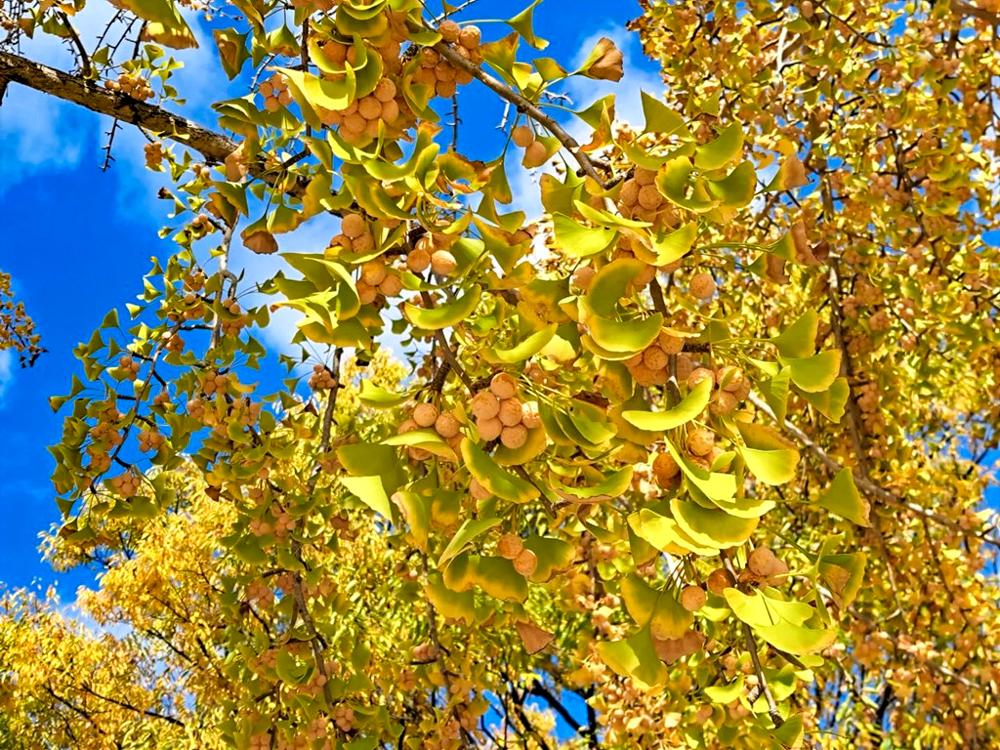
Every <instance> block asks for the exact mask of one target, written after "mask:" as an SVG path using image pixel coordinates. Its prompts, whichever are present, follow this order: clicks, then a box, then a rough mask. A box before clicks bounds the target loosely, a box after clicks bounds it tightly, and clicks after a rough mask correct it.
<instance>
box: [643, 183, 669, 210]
mask: <svg viewBox="0 0 1000 750" xmlns="http://www.w3.org/2000/svg"><path fill="white" fill-rule="evenodd" d="M638 201H639V205H640V206H642V207H643V208H645V209H646V210H647V211H652V210H654V209H656V208H658V207H659V205H660V203H662V202H663V197H662V196H661V195H660V191H659V190H657V189H656V185H644V186H643V187H641V188H639V198H638Z"/></svg>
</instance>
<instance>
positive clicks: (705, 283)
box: [690, 273, 716, 299]
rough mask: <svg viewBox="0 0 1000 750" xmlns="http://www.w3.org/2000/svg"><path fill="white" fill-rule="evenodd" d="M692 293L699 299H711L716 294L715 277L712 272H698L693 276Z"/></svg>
mask: <svg viewBox="0 0 1000 750" xmlns="http://www.w3.org/2000/svg"><path fill="white" fill-rule="evenodd" d="M690 289H691V294H692V295H694V296H695V297H697V298H698V299H710V298H711V297H712V295H714V294H715V290H716V285H715V279H713V278H712V274H710V273H696V274H695V275H694V276H692V277H691V286H690Z"/></svg>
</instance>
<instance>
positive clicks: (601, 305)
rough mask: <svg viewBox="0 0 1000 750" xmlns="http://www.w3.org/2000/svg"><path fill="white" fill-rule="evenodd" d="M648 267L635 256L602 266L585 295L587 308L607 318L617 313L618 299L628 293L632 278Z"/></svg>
mask: <svg viewBox="0 0 1000 750" xmlns="http://www.w3.org/2000/svg"><path fill="white" fill-rule="evenodd" d="M645 268H646V264H645V263H643V262H642V261H641V260H637V259H635V258H618V259H617V260H613V261H611V262H610V263H608V264H606V265H605V266H602V267H601V270H599V271H598V272H597V273H596V274H594V278H593V279H591V281H590V289H588V290H587V293H586V295H585V298H586V302H587V308H589V310H590V311H593V312H594V314H596V315H600V316H603V317H605V318H607V317H610V316H612V315H614V314H615V309H616V308H617V306H618V301H619V300H620V299H621V298H622V297H625V296H626V295H627V293H628V289H629V285H630V284H631V283H632V280H633V279H634V278H635V277H636V276H638V275H639V274H640V273H642V272H643V270H644V269H645Z"/></svg>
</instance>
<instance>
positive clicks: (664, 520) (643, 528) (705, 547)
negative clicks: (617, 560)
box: [629, 508, 719, 557]
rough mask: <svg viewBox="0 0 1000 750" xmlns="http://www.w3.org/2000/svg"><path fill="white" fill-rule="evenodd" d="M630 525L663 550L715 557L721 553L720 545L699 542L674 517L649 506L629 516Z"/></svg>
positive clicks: (672, 552)
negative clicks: (653, 509) (657, 511)
mask: <svg viewBox="0 0 1000 750" xmlns="http://www.w3.org/2000/svg"><path fill="white" fill-rule="evenodd" d="M629 526H630V527H631V528H632V529H633V530H634V531H635V533H636V534H637V535H638V536H640V537H642V538H643V539H645V540H646V541H647V542H649V543H650V544H651V545H653V546H654V547H656V548H657V549H658V550H662V551H663V552H669V553H671V554H677V555H685V554H688V553H693V554H696V555H701V556H702V557H715V556H716V555H718V554H719V547H716V546H712V545H709V544H699V543H698V542H696V541H695V540H694V539H692V538H691V537H690V535H688V534H687V533H686V532H685V531H684V530H683V529H682V528H681V527H680V525H679V524H678V523H677V522H676V521H675V520H674V519H673V518H670V516H665V515H662V514H660V513H656V512H655V511H652V510H650V509H649V508H643V509H642V510H640V511H639V512H638V513H633V514H632V515H631V516H629Z"/></svg>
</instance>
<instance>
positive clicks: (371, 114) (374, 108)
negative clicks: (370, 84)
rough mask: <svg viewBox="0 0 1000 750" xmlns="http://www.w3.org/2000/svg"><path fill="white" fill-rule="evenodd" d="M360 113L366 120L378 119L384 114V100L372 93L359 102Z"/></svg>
mask: <svg viewBox="0 0 1000 750" xmlns="http://www.w3.org/2000/svg"><path fill="white" fill-rule="evenodd" d="M358 113H359V114H360V115H361V116H362V117H364V118H365V119H366V120H377V119H378V118H379V117H380V116H381V115H382V102H380V101H379V100H378V99H376V98H375V97H374V96H372V95H368V96H366V97H363V98H362V99H361V101H360V102H358Z"/></svg>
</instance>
